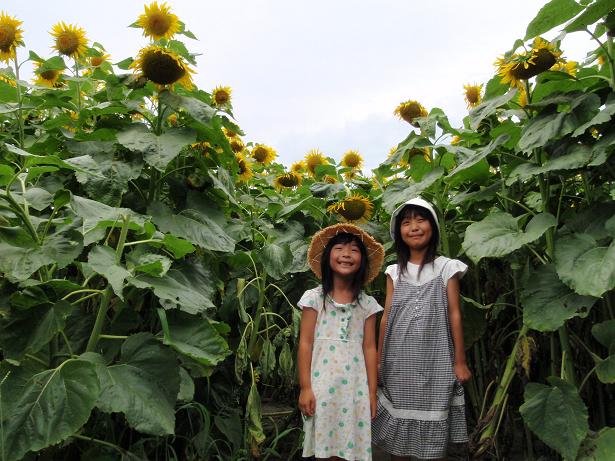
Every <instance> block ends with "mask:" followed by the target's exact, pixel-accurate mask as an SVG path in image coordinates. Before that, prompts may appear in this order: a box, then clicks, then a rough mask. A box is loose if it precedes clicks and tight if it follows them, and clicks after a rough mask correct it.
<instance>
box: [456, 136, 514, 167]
mask: <svg viewBox="0 0 615 461" xmlns="http://www.w3.org/2000/svg"><path fill="white" fill-rule="evenodd" d="M508 138H509V136H508V135H507V134H501V135H499V136H498V137H497V138H496V139H494V140H493V141H491V142H490V143H489V144H487V145H486V146H485V147H483V148H482V149H480V150H479V151H478V152H474V151H471V152H472V155H469V156H465V155H464V156H460V155H457V157H458V161H459V160H460V162H459V164H458V165H457V167H456V168H455V169H454V170H453V171H451V172H450V175H449V176H455V175H456V174H458V173H459V172H461V171H463V170H466V169H468V168H470V167H471V166H473V165H475V164H476V163H478V162H479V161H481V160H482V159H484V158H485V157H487V156H488V155H489V154H491V153H493V152H494V151H495V150H496V149H497V148H498V147H499V146H501V145H502V144H504V143H505V142H506V141H508Z"/></svg>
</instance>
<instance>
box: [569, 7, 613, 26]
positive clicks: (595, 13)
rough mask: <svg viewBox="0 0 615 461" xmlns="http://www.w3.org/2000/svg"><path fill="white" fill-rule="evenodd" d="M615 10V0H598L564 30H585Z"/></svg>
mask: <svg viewBox="0 0 615 461" xmlns="http://www.w3.org/2000/svg"><path fill="white" fill-rule="evenodd" d="M613 10H615V0H596V1H595V2H593V3H592V4H591V5H589V6H588V7H587V8H586V9H585V11H584V12H583V13H581V14H580V15H579V16H578V17H577V18H576V19H575V20H574V21H572V22H571V23H570V24H568V25H567V26H566V27H565V28H564V30H565V31H566V32H576V31H578V30H584V29H585V28H586V27H587V26H591V25H592V24H594V23H595V22H596V21H598V20H600V19H601V18H603V17H604V16H606V15H607V14H609V13H610V12H611V11H613Z"/></svg>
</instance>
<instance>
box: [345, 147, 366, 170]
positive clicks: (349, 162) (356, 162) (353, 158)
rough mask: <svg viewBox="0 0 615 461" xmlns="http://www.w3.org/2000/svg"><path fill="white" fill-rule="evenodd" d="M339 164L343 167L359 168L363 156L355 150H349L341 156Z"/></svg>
mask: <svg viewBox="0 0 615 461" xmlns="http://www.w3.org/2000/svg"><path fill="white" fill-rule="evenodd" d="M341 165H342V166H343V167H349V168H353V169H354V168H356V169H359V168H361V167H362V166H363V157H361V154H359V153H358V152H357V151H356V150H349V151H348V152H346V153H345V154H344V156H343V157H342V161H341Z"/></svg>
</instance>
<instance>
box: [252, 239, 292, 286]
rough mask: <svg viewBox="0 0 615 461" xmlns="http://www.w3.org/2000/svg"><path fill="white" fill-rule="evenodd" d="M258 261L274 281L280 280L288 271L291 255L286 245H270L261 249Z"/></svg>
mask: <svg viewBox="0 0 615 461" xmlns="http://www.w3.org/2000/svg"><path fill="white" fill-rule="evenodd" d="M260 260H261V262H262V263H263V267H264V268H265V270H266V271H267V274H269V275H270V276H271V277H273V278H274V279H280V278H282V277H283V276H284V274H286V273H288V269H289V268H290V265H291V264H292V262H293V254H292V253H291V251H290V246H289V245H288V244H282V245H276V244H274V243H270V244H267V245H265V246H264V247H263V250H262V252H261V253H260Z"/></svg>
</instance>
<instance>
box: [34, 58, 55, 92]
mask: <svg viewBox="0 0 615 461" xmlns="http://www.w3.org/2000/svg"><path fill="white" fill-rule="evenodd" d="M34 65H35V69H34V75H35V76H36V78H35V79H34V80H33V81H34V83H35V84H36V85H40V86H46V87H49V88H58V87H60V86H62V83H61V82H60V77H61V76H62V72H61V71H59V70H56V69H47V70H43V71H41V70H40V67H41V66H42V65H43V63H41V62H35V63H34Z"/></svg>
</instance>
